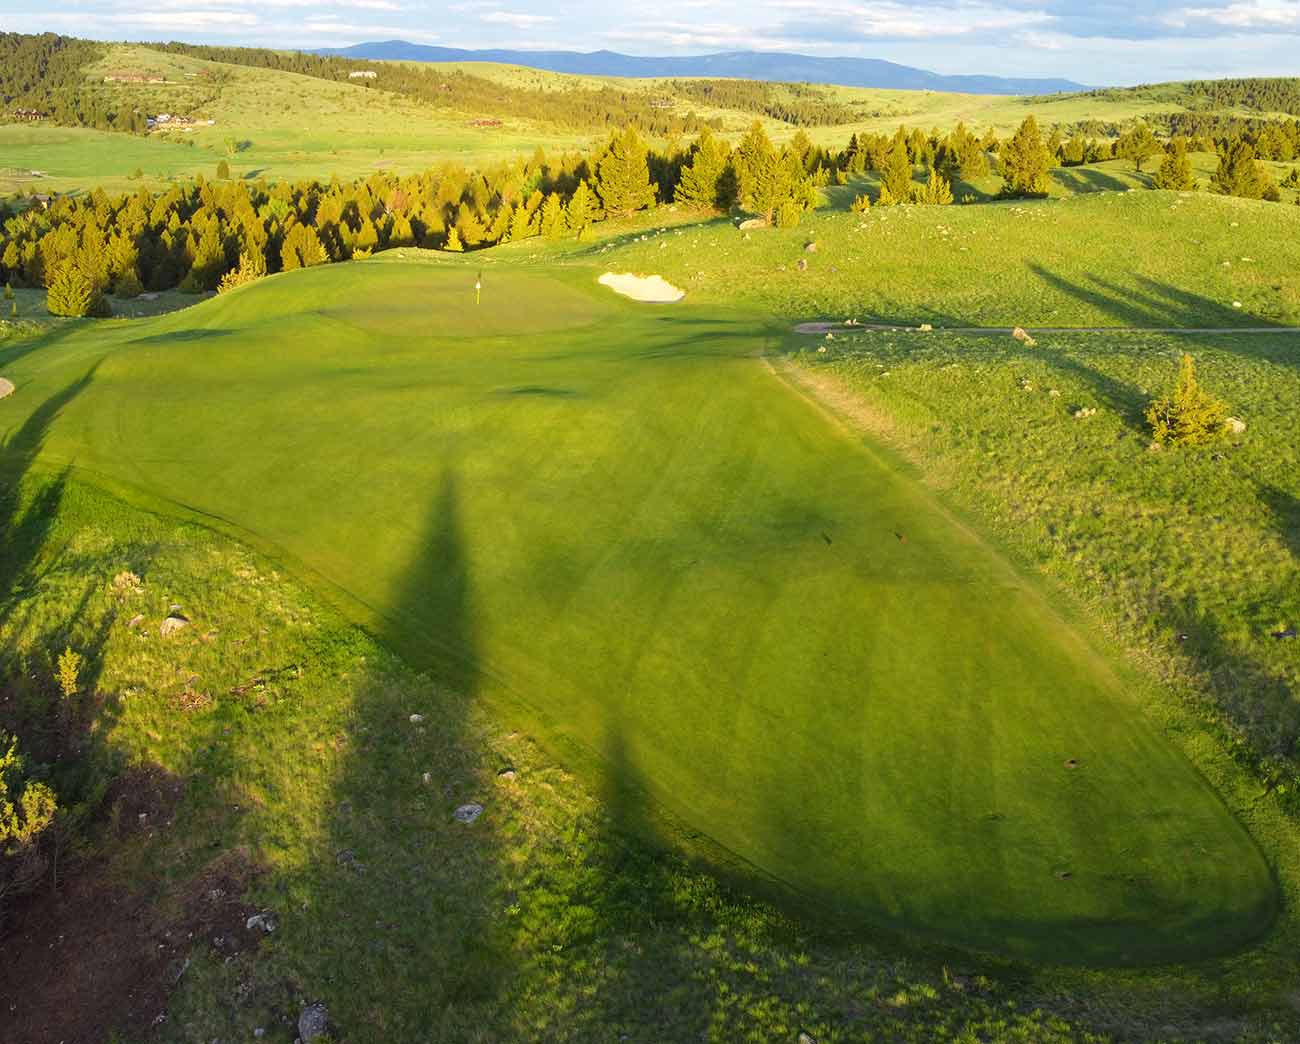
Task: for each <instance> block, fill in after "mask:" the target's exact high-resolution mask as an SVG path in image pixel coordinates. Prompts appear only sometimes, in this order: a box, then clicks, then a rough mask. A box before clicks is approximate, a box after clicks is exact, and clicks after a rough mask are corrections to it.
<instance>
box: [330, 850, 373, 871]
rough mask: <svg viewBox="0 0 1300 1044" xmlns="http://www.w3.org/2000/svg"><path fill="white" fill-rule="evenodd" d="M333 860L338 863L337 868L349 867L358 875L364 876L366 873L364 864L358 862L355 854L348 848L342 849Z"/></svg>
mask: <svg viewBox="0 0 1300 1044" xmlns="http://www.w3.org/2000/svg"><path fill="white" fill-rule="evenodd" d="M334 858H335V860H336V861H337V862H338V864H339V866H346V867H349V868H350V869H352V870H355V871H356V872H357V873H359V874H364V873H365V872H366V864H365V863H361V862H358V861H357V854H356V853H355V852H354V851H352V849H350V848H345V849H343V850H342V851H340V852H339V853H338V854H337V855H336V856H335V857H334Z"/></svg>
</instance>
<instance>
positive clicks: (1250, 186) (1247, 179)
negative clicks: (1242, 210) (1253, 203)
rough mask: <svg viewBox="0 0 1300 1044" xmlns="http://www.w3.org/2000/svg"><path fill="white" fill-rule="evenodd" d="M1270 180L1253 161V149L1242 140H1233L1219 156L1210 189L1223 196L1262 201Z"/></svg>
mask: <svg viewBox="0 0 1300 1044" xmlns="http://www.w3.org/2000/svg"><path fill="white" fill-rule="evenodd" d="M1269 184H1270V179H1269V177H1268V175H1267V174H1266V173H1265V172H1264V168H1263V167H1262V166H1260V164H1259V161H1258V160H1256V159H1255V149H1254V148H1253V147H1252V146H1251V144H1250V142H1248V141H1246V140H1245V139H1244V138H1234V139H1233V140H1232V141H1231V142H1229V143H1228V146H1227V148H1226V149H1225V150H1224V151H1223V152H1222V153H1221V154H1220V156H1219V169H1218V170H1216V171H1215V172H1214V176H1213V177H1212V178H1210V188H1211V189H1213V190H1214V191H1215V192H1217V193H1219V194H1220V195H1223V196H1241V197H1242V198H1244V199H1263V198H1264V195H1265V194H1266V192H1267V191H1268V187H1269Z"/></svg>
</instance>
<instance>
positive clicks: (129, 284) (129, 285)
mask: <svg viewBox="0 0 1300 1044" xmlns="http://www.w3.org/2000/svg"><path fill="white" fill-rule="evenodd" d="M113 293H114V295H116V296H117V297H125V298H130V297H139V296H140V295H141V294H142V293H144V286H143V285H142V284H141V282H140V277H139V276H138V275H136V274H135V269H134V268H129V269H127V270H126V271H125V272H123V273H122V274H121V275H120V276H118V277H117V282H115V283H114V284H113Z"/></svg>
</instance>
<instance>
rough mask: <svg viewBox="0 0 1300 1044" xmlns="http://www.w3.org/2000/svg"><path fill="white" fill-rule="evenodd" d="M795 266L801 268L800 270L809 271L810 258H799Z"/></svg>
mask: <svg viewBox="0 0 1300 1044" xmlns="http://www.w3.org/2000/svg"><path fill="white" fill-rule="evenodd" d="M794 267H795V268H797V269H799V271H800V272H807V271H808V259H807V258H806V257H801V258H799V263H798V264H797V265H795V266H794Z"/></svg>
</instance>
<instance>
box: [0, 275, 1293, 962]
mask: <svg viewBox="0 0 1300 1044" xmlns="http://www.w3.org/2000/svg"><path fill="white" fill-rule="evenodd" d="M474 272H475V269H474V268H472V267H470V266H469V265H468V264H463V265H460V264H457V265H438V266H429V265H408V266H404V267H396V266H393V265H383V264H369V265H350V266H331V267H329V268H326V269H316V270H311V271H308V272H304V273H302V274H299V275H296V276H290V277H277V278H275V279H272V280H269V281H267V282H266V283H264V284H261V285H257V286H254V287H251V288H248V289H245V290H243V291H241V292H238V293H235V294H232V295H229V296H226V297H222V298H220V299H218V300H217V301H215V302H211V303H210V304H208V305H206V306H204V307H202V308H199V309H195V310H191V311H188V312H186V313H181V314H178V315H173V316H170V317H164V318H162V319H159V320H153V321H141V322H135V323H124V324H114V325H106V326H101V327H98V328H91V329H85V328H83V329H81V330H74V329H67V330H66V332H64V333H61V334H59V335H56V336H55V337H53V338H52V339H51V341H50V343H48V344H47V345H45V346H43V347H40V348H38V350H36V351H33V352H31V353H30V354H28V355H26V356H24V357H23V358H22V359H19V360H18V361H17V362H16V363H15V364H14V365H13V366H12V367H11V370H12V375H13V377H14V379H15V381H16V382H18V383H20V385H21V386H22V387H23V388H24V395H23V397H22V398H21V399H15V400H13V404H14V405H16V406H17V410H10V411H9V414H10V427H9V432H10V437H11V438H15V439H17V440H18V443H17V444H18V445H22V440H23V438H24V437H25V436H24V435H23V434H22V429H21V425H22V424H23V423H24V421H25V418H26V416H28V412H27V411H30V410H33V409H35V410H36V411H37V412H36V413H35V414H32V416H37V417H39V416H40V410H41V408H42V407H41V405H40V404H41V403H42V402H43V401H59V400H60V397H62V398H63V399H64V400H66V402H65V404H64V405H63V406H62V407H61V410H60V415H59V417H58V419H57V420H56V421H55V422H54V423H52V424H51V425H50V426H49V430H48V432H47V433H46V434H45V435H44V439H43V446H42V454H43V459H45V460H47V461H49V462H50V463H57V462H60V461H65V462H68V463H75V465H76V466H77V467H78V468H81V469H85V470H86V471H88V472H90V473H92V474H100V475H102V476H105V477H106V478H107V479H110V480H115V481H118V482H122V483H126V484H128V485H129V486H132V487H136V488H139V489H142V490H144V491H146V492H148V493H152V494H155V495H158V496H161V497H164V498H166V499H167V500H170V501H174V502H177V503H179V504H182V505H185V506H186V507H188V508H190V509H192V510H197V511H200V512H203V513H205V514H209V515H212V516H215V517H218V518H222V519H226V520H229V521H230V522H232V523H234V524H235V525H237V526H239V527H240V528H241V529H242V530H245V531H247V532H249V533H252V534H255V535H256V537H257V538H258V539H261V540H264V541H267V542H268V544H269V545H270V546H272V547H274V548H277V549H281V550H282V551H283V552H284V553H286V554H287V555H289V556H291V558H292V559H294V560H296V561H298V562H300V563H302V564H304V565H305V566H306V567H308V568H309V569H310V570H312V571H313V572H315V573H316V574H318V575H321V576H323V577H325V578H328V580H329V581H331V582H332V583H334V584H337V585H338V586H339V587H341V588H342V589H343V590H344V591H345V592H346V593H347V594H348V595H349V596H350V597H351V598H352V599H353V600H355V602H356V603H360V605H361V606H364V607H365V608H366V615H367V616H369V617H370V618H371V619H372V623H373V626H376V627H377V628H378V629H379V630H380V632H381V633H382V634H383V635H384V637H385V638H386V639H387V641H388V642H389V643H390V644H392V645H393V646H394V647H396V648H397V649H398V650H399V651H401V652H402V653H403V654H404V655H406V656H408V657H409V658H410V659H412V660H413V661H415V662H417V663H425V664H428V665H430V666H431V667H433V668H434V669H435V670H436V672H437V674H438V676H439V677H440V678H442V679H443V680H444V681H445V682H446V683H447V684H448V685H449V686H450V687H451V688H452V689H454V690H456V691H459V692H462V693H465V694H467V695H471V696H476V697H479V698H481V699H483V700H485V701H487V702H490V703H493V704H496V705H497V706H498V707H500V708H501V710H502V713H504V714H507V715H516V716H518V718H519V720H522V721H527V722H530V723H531V725H532V727H535V728H538V729H540V730H541V734H542V735H543V736H546V737H547V738H548V742H550V743H551V744H552V745H553V746H555V747H558V748H560V749H565V750H567V751H568V752H569V757H570V758H571V760H574V761H576V762H578V763H584V762H585V763H588V764H589V767H590V768H591V769H592V770H593V771H594V773H595V775H596V777H597V778H604V779H606V780H609V781H612V783H613V784H615V785H617V786H618V787H620V788H622V787H629V788H631V789H633V790H644V791H646V792H648V793H650V794H652V795H654V796H655V797H656V798H657V799H658V800H660V801H661V802H663V803H664V804H665V805H666V806H667V807H668V808H669V809H670V810H672V812H673V813H674V814H675V815H676V816H678V817H680V819H681V820H682V821H683V822H685V823H686V824H687V826H688V827H689V828H691V829H695V830H700V831H703V832H704V833H705V834H707V835H708V836H709V837H711V838H712V839H714V840H715V841H717V842H719V843H720V844H721V845H722V846H724V847H725V848H727V849H730V850H731V851H733V852H735V853H737V854H738V855H740V856H741V857H742V858H744V859H746V860H748V861H750V862H752V863H754V864H757V866H758V867H759V868H760V869H761V870H763V871H765V872H767V873H770V874H773V875H775V876H776V877H777V878H779V879H780V880H782V881H785V882H787V883H788V884H790V885H791V886H793V887H794V888H795V889H797V890H799V891H803V892H805V893H807V894H809V895H810V896H812V897H813V898H815V899H816V901H817V902H818V903H819V904H824V903H830V904H831V905H832V907H833V908H835V909H837V910H841V911H845V912H846V913H852V914H856V915H858V916H862V917H865V918H866V919H867V920H868V921H871V922H874V923H893V924H897V925H899V926H900V927H903V926H905V927H906V928H907V929H908V930H910V931H916V932H918V933H919V934H921V935H928V936H932V937H938V938H940V939H943V940H945V941H950V942H957V943H961V944H963V945H966V946H970V947H974V948H977V949H994V950H1002V951H1008V952H1013V953H1018V954H1023V955H1033V956H1036V957H1039V958H1047V959H1051V960H1058V961H1086V962H1094V963H1095V962H1102V963H1107V962H1116V963H1130V962H1147V961H1152V960H1165V959H1169V958H1173V957H1180V956H1188V955H1191V954H1194V953H1195V954H1203V953H1205V952H1206V950H1207V949H1218V948H1220V947H1229V948H1230V947H1232V946H1235V945H1239V944H1241V943H1242V942H1244V941H1246V940H1248V939H1250V938H1251V937H1253V936H1255V935H1256V934H1258V933H1259V932H1260V931H1262V930H1263V929H1264V928H1265V927H1266V925H1267V924H1268V922H1269V920H1270V918H1271V916H1272V912H1273V897H1272V887H1271V884H1270V883H1269V880H1268V875H1267V871H1266V869H1265V866H1264V864H1263V862H1262V861H1261V860H1260V859H1259V857H1258V855H1257V853H1256V852H1255V851H1254V849H1253V847H1252V846H1251V844H1250V841H1249V839H1248V838H1247V836H1246V835H1245V834H1244V832H1242V831H1240V829H1239V828H1237V827H1236V826H1235V825H1234V824H1233V823H1232V822H1231V821H1230V819H1228V818H1227V817H1226V816H1225V815H1224V813H1223V810H1222V808H1221V806H1220V805H1219V803H1218V801H1217V799H1216V798H1215V797H1214V795H1213V793H1212V792H1211V791H1209V790H1208V789H1207V788H1206V787H1204V785H1203V784H1202V783H1201V782H1200V781H1199V779H1198V777H1197V776H1196V775H1195V773H1194V772H1192V771H1191V769H1190V767H1189V766H1188V765H1187V764H1186V763H1185V762H1184V761H1183V760H1182V759H1181V758H1180V757H1178V756H1177V755H1175V754H1173V753H1172V751H1171V750H1170V749H1169V747H1168V746H1167V745H1166V744H1165V742H1164V741H1163V740H1162V739H1160V738H1159V737H1158V736H1157V735H1156V734H1154V733H1153V732H1152V731H1150V729H1149V728H1148V727H1147V726H1145V725H1144V724H1143V723H1142V721H1141V719H1140V717H1139V716H1138V715H1137V713H1136V711H1135V707H1134V705H1133V703H1132V702H1131V701H1130V700H1129V699H1128V698H1127V697H1126V695H1125V693H1124V691H1123V688H1122V684H1121V682H1120V680H1119V679H1118V678H1117V677H1116V676H1114V675H1113V674H1112V673H1111V671H1110V669H1109V667H1108V666H1107V664H1106V662H1105V661H1104V660H1103V659H1101V658H1100V657H1098V655H1097V654H1096V653H1095V652H1094V651H1092V650H1090V648H1089V647H1088V645H1087V644H1086V642H1084V641H1082V640H1081V639H1079V638H1078V637H1077V636H1076V635H1075V634H1074V632H1073V631H1072V629H1071V628H1070V626H1069V625H1068V624H1066V623H1065V622H1064V621H1063V620H1062V619H1061V618H1059V617H1058V616H1057V615H1056V614H1055V613H1054V612H1053V611H1052V610H1051V609H1050V608H1049V607H1048V606H1047V605H1046V604H1045V603H1043V602H1042V601H1041V600H1040V599H1039V598H1038V597H1037V595H1036V594H1035V593H1034V591H1033V590H1032V589H1031V588H1029V587H1027V586H1026V585H1025V583H1024V582H1023V581H1022V580H1021V579H1020V578H1019V577H1017V576H1016V575H1015V574H1014V573H1013V572H1011V571H1009V570H1007V569H1006V568H1005V567H1004V566H1003V565H1002V564H1001V563H1000V561H999V560H998V558H997V557H996V556H995V555H993V554H991V553H990V552H989V551H988V549H987V548H985V547H984V546H983V545H982V544H980V543H979V541H978V540H976V539H975V538H974V537H972V536H971V535H970V534H969V533H968V532H967V531H966V530H964V529H963V528H961V527H960V526H957V525H955V524H954V523H953V522H952V521H951V520H950V519H948V518H947V516H945V515H944V514H943V513H942V512H941V511H939V510H938V509H937V508H936V507H935V506H934V505H933V504H932V503H931V502H930V501H929V500H927V498H926V497H925V496H923V495H920V494H918V491H917V490H916V488H915V486H914V485H913V484H912V483H911V482H910V481H908V480H906V479H903V478H900V477H899V476H898V474H897V472H896V470H895V469H894V467H893V466H891V465H890V463H889V462H888V461H886V460H884V459H881V458H879V457H876V456H874V455H871V454H869V453H868V454H864V453H863V452H862V450H861V449H860V448H859V447H857V446H856V445H854V444H853V442H852V441H851V440H848V439H846V438H844V436H843V435H842V434H841V433H838V432H837V431H836V430H835V428H834V427H833V426H831V425H828V423H827V421H826V419H825V418H824V416H823V415H822V414H820V413H819V412H818V411H817V410H816V409H815V408H813V407H812V406H810V405H809V404H808V403H807V402H805V401H804V400H803V399H801V398H800V397H798V396H796V395H794V394H792V393H791V392H790V391H789V390H788V389H785V388H783V387H781V386H780V384H779V383H777V382H776V381H774V379H773V377H772V376H771V375H770V374H769V373H768V372H767V371H766V369H765V368H764V366H763V364H762V363H761V362H760V361H759V360H757V359H755V358H754V357H753V353H754V352H755V350H756V349H758V348H761V347H762V345H763V343H764V334H763V330H762V328H761V327H756V326H753V325H752V324H751V325H746V324H745V323H744V322H743V320H740V319H739V317H738V316H737V315H736V314H735V313H731V312H720V311H718V310H716V309H709V310H696V309H690V308H686V309H679V310H677V311H674V312H671V313H667V312H655V311H651V312H649V313H646V312H645V311H644V310H640V311H638V310H637V309H636V308H635V307H634V306H631V305H622V304H618V303H617V302H615V301H614V300H612V299H606V298H604V297H597V296H596V291H595V288H594V287H592V289H590V290H588V289H585V288H584V286H583V284H584V283H585V284H586V285H587V286H590V285H591V284H590V283H589V282H588V281H589V280H590V279H591V273H590V272H589V271H587V272H581V273H579V272H575V273H573V274H572V276H571V277H570V278H568V279H567V280H565V281H563V282H557V281H556V280H554V279H553V278H549V277H544V276H542V275H541V274H535V273H529V272H521V273H515V272H511V271H510V270H508V269H496V270H494V271H493V272H491V273H490V274H489V275H488V276H487V278H486V287H485V292H486V295H487V301H486V304H485V305H484V306H483V307H482V308H476V307H475V306H474V304H473V298H472V294H471V291H470V286H471V281H472V277H473V275H474ZM506 302H509V307H508V308H505V307H501V306H502V305H504V304H505V303H506ZM524 332H527V333H528V340H527V341H521V340H520V335H521V334H523V333H524ZM647 404H654V407H655V408H653V409H647V408H646V405H647ZM160 433H166V434H165V435H160ZM1063 693H1065V694H1068V698H1066V699H1061V698H1060V695H1061V694H1063ZM972 837H974V838H976V839H977V840H976V843H975V844H974V845H973V846H972V843H971V839H972ZM828 839H830V840H829V841H828Z"/></svg>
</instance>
